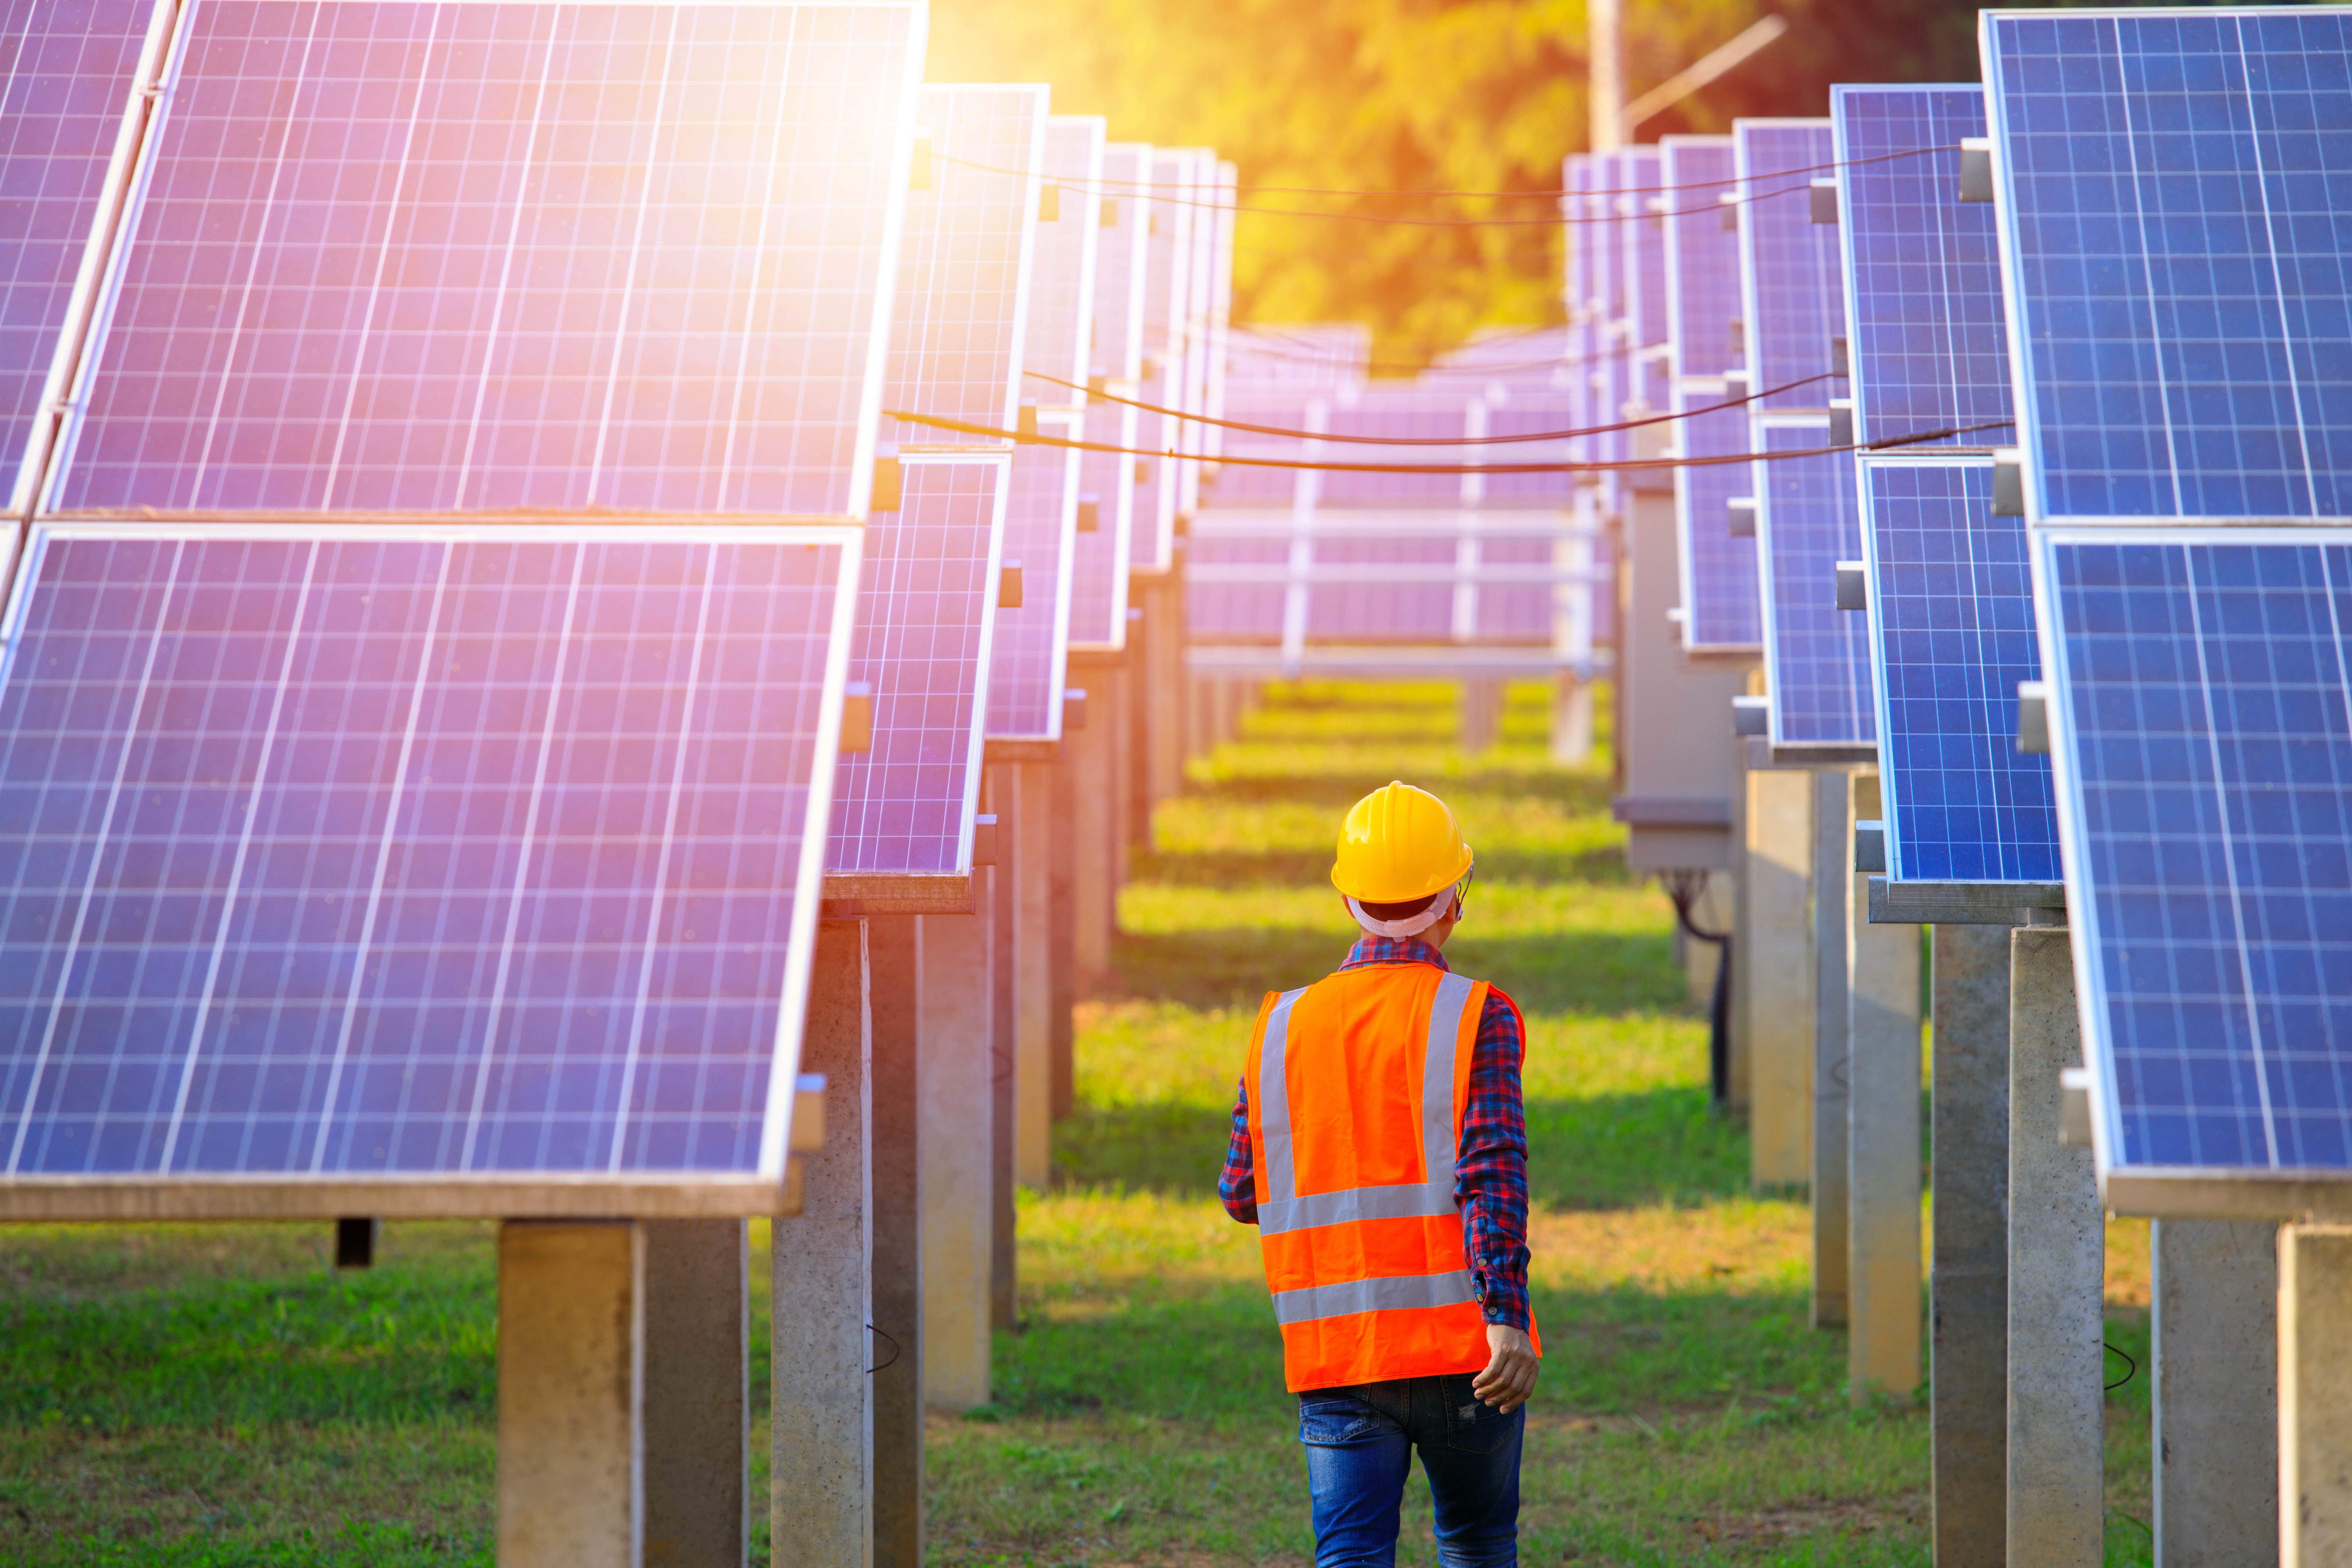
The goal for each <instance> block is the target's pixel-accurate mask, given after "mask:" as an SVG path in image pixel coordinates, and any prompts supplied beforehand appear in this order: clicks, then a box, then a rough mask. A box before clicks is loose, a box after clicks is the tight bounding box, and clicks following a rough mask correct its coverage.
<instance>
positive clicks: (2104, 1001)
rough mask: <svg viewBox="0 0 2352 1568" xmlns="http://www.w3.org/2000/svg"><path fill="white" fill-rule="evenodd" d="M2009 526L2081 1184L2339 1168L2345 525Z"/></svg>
mask: <svg viewBox="0 0 2352 1568" xmlns="http://www.w3.org/2000/svg"><path fill="white" fill-rule="evenodd" d="M2030 537H2031V538H2032V548H2033V552H2034V591H2035V597H2036V601H2037V604H2038V605H2039V608H2040V610H2041V614H2042V625H2043V626H2044V627H2046V628H2047V632H2046V635H2045V637H2044V643H2043V647H2044V651H2045V652H2047V653H2048V654H2049V655H2050V656H2051V662H2050V681H2051V698H2052V703H2053V707H2052V711H2051V719H2052V731H2053V745H2054V747H2055V752H2056V754H2055V757H2054V759H2053V760H2054V761H2055V763H2056V764H2057V777H2058V787H2059V800H2060V810H2059V829H2060V832H2061V834H2062V835H2063V839H2064V843H2065V851H2066V853H2065V861H2066V914H2067V921H2068V923H2069V924H2070V925H2071V926H2073V927H2074V931H2076V932H2077V936H2076V939H2075V942H2074V954H2075V977H2076V984H2077V988H2078V991H2079V994H2080V995H2081V997H2082V1004H2083V1020H2084V1047H2085V1050H2084V1055H2085V1059H2086V1060H2087V1062H2088V1063H2089V1064H2090V1066H2091V1068H2092V1071H2093V1072H2094V1073H2095V1075H2096V1086H2097V1093H2096V1094H2095V1097H2094V1104H2095V1107H2096V1108H2097V1110H2098V1122H2099V1124H2098V1126H2097V1129H2096V1132H2097V1140H2098V1152H2099V1163H2100V1168H2101V1171H2102V1173H2103V1174H2104V1175H2105V1176H2107V1177H2108V1178H2109V1179H2110V1182H2111V1185H2110V1188H2109V1191H2110V1193H2111V1194H2112V1193H2113V1192H2114V1188H2113V1186H2112V1181H2113V1178H2115V1177H2116V1176H2118V1175H2145V1176H2149V1177H2153V1178H2157V1179H2159V1180H2174V1181H2177V1180H2180V1179H2188V1178H2195V1177H2199V1176H2206V1175H2221V1176H2225V1177H2226V1176H2243V1175H2250V1174H2256V1173H2294V1172H2308V1173H2316V1174H2324V1175H2329V1176H2337V1177H2340V1175H2341V1173H2342V1172H2343V1171H2344V1170H2345V1169H2346V1168H2347V1166H2352V1097H2347V1090H2346V1086H2345V1075H2344V1066H2345V1062H2346V1059H2347V1051H2352V981H2347V976H2348V975H2352V822H2347V816H2346V803H2347V800H2352V717H2347V715H2352V642H2347V627H2352V531H2347V530H2344V529H2340V528H2329V529H2320V530H2314V529H2309V528H2304V529H2285V530H2282V529H2245V528H2240V529H2227V530H2223V529H2210V530H2209V529H2197V528H2181V527H2178V526H2174V527H2168V528H2160V529H2158V528H2144V527H2143V528H2116V527H2112V526H2111V527H2107V528H2101V529H2082V528H2072V527H2064V526H2058V527H2052V528H2048V529H2042V528H2037V529H2035V530H2034V531H2032V535H2031V536H2030Z"/></svg>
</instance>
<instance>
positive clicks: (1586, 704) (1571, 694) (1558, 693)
mask: <svg viewBox="0 0 2352 1568" xmlns="http://www.w3.org/2000/svg"><path fill="white" fill-rule="evenodd" d="M1551 760H1552V761H1553V762H1555V763H1559V765H1560V766H1562V767H1564V768H1580V767H1582V766H1583V765H1584V764H1585V763H1588V762H1590V761H1591V760H1592V683H1591V682H1590V681H1586V680H1579V679H1577V678H1576V677H1574V676H1572V675H1562V676H1559V677H1558V678H1556V679H1554V681H1553V683H1552V689H1551Z"/></svg>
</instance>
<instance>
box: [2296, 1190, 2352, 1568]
mask: <svg viewBox="0 0 2352 1568" xmlns="http://www.w3.org/2000/svg"><path fill="white" fill-rule="evenodd" d="M2347 1301H2352V1226H2340V1225H2289V1226H2280V1227H2279V1237H2278V1466H2279V1473H2278V1502H2279V1568H2341V1565H2342V1564H2344V1563H2352V1399H2347V1398H2346V1397H2345V1391H2346V1390H2347V1389H2352V1333H2347V1332H2346V1331H2345V1310H2344V1306H2345V1303H2346V1302H2347Z"/></svg>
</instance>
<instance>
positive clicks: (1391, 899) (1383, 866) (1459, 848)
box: [1331, 781, 1473, 904]
mask: <svg viewBox="0 0 2352 1568" xmlns="http://www.w3.org/2000/svg"><path fill="white" fill-rule="evenodd" d="M1472 858H1473V857H1472V855H1471V853H1470V846H1468V845H1467V844H1465V843H1463V842H1462V825H1461V824H1460V823H1458V822H1456V821H1454V811H1453V808H1452V807H1450V806H1448V805H1446V804H1445V803H1444V801H1442V800H1440V799H1438V798H1437V797H1436V796H1435V795H1432V794H1430V793H1429V792H1428V791H1427V790H1425V789H1415V788H1413V787H1412V785H1411V784H1405V783H1403V782H1402V781H1399V782H1398V783H1395V784H1390V785H1388V786H1386V787H1385V788H1382V789H1376V790H1374V791H1373V792H1372V793H1371V794H1370V795H1366V796H1365V797H1364V798H1363V799H1361V800H1360V801H1358V802H1357V803H1356V804H1355V805H1353V806H1351V807H1350V808H1349V812H1348V823H1347V826H1344V827H1342V828H1340V829H1339V858H1338V860H1337V861H1336V862H1335V863H1334V864H1333V865H1332V867H1331V885H1332V886H1333V887H1335V888H1337V889H1339V890H1340V891H1341V892H1343V893H1345V894H1347V895H1348V897H1349V898H1351V899H1356V900H1360V901H1362V902H1364V903H1368V904H1402V903H1409V902H1411V901H1412V900H1414V899H1425V898H1427V897H1428V896H1429V895H1430V894H1432V893H1434V892H1437V891H1440V890H1441V889H1445V888H1448V887H1451V886H1452V885H1453V884H1454V883H1455V882H1458V881H1460V880H1461V879H1462V875H1463V873H1464V872H1465V871H1467V870H1469V869H1470V862H1471V860H1472Z"/></svg>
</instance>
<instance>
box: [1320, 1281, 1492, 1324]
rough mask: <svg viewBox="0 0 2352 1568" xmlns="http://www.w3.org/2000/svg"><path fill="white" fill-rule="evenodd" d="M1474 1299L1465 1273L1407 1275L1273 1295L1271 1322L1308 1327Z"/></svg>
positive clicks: (1470, 1283)
mask: <svg viewBox="0 0 2352 1568" xmlns="http://www.w3.org/2000/svg"><path fill="white" fill-rule="evenodd" d="M1477 1299H1478V1288H1477V1287H1476V1286H1475V1285H1474V1284H1473V1283H1472V1282H1471V1279H1470V1275H1469V1271H1468V1270H1466V1269H1461V1268H1456V1269H1453V1270H1451V1271H1450V1272H1447V1273H1444V1274H1408V1275H1406V1276H1404V1277H1403V1278H1402V1279H1350V1280H1348V1281H1347V1282H1346V1283H1344V1284H1339V1285H1310V1286H1308V1287H1307V1288H1306V1289H1303V1290H1277V1291H1276V1292H1275V1293H1274V1321H1276V1322H1277V1323H1309V1322H1313V1321H1315V1320H1316V1319H1318V1318H1344V1317H1347V1316H1348V1315H1349V1314H1350V1313H1353V1312H1393V1311H1402V1310H1406V1309H1408V1308H1412V1307H1458V1306H1460V1305H1462V1304H1463V1303H1464V1302H1465V1301H1475V1300H1477Z"/></svg>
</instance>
